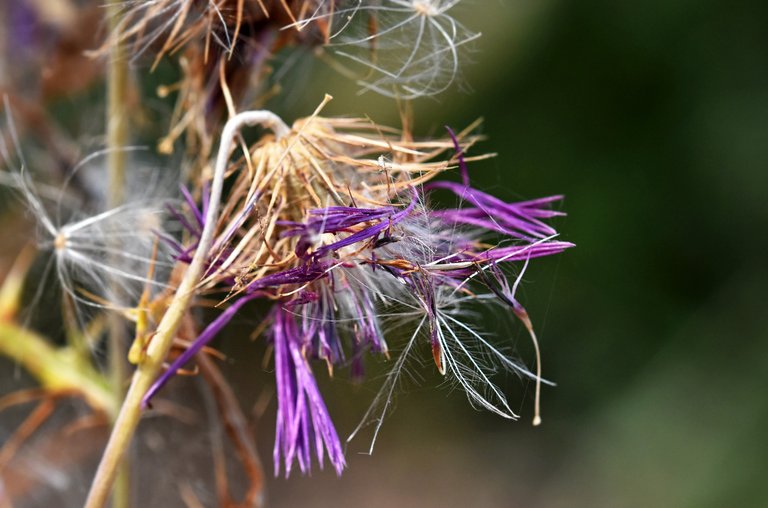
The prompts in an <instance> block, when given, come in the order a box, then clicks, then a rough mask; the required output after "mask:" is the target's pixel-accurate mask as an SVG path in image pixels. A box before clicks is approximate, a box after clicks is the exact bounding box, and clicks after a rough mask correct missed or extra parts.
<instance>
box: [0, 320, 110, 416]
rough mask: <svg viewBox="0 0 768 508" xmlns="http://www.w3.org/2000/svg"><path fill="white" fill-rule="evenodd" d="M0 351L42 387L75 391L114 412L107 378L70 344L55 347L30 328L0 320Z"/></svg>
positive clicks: (104, 409) (56, 390)
mask: <svg viewBox="0 0 768 508" xmlns="http://www.w3.org/2000/svg"><path fill="white" fill-rule="evenodd" d="M0 354H2V355H4V356H7V357H9V358H10V359H12V360H14V361H16V362H18V363H19V364H20V365H21V366H22V367H24V368H25V369H26V370H27V371H28V372H29V373H30V374H31V375H32V376H34V377H35V379H37V380H38V382H39V383H40V385H41V386H42V387H43V388H46V389H48V390H51V391H52V392H72V393H79V394H81V395H82V396H83V398H84V399H85V400H86V401H87V402H88V404H89V405H90V406H91V407H92V408H94V409H96V410H98V411H103V412H104V413H106V414H107V415H109V416H114V415H115V414H116V413H117V404H116V403H115V399H114V397H113V396H112V394H111V393H110V390H109V385H108V383H107V380H106V379H104V377H103V376H102V375H101V374H99V373H98V372H97V371H96V370H95V369H94V368H93V367H92V366H91V364H90V363H83V362H82V361H81V359H80V357H79V356H78V355H77V354H76V352H75V351H74V350H72V349H71V348H69V347H64V348H59V349H57V348H55V347H53V346H52V345H51V344H49V343H48V342H47V341H46V340H45V339H43V338H42V337H40V336H39V335H37V334H36V333H34V332H31V331H29V330H25V329H23V328H21V327H19V326H18V325H16V324H14V323H10V322H6V321H0Z"/></svg>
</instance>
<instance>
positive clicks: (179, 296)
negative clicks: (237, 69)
mask: <svg viewBox="0 0 768 508" xmlns="http://www.w3.org/2000/svg"><path fill="white" fill-rule="evenodd" d="M257 124H261V125H263V126H265V127H268V128H270V129H272V131H273V132H274V133H275V135H276V136H277V137H278V138H280V137H282V136H284V135H286V134H287V133H288V132H289V128H288V126H286V125H285V124H284V123H283V121H282V120H281V119H280V118H279V117H278V116H277V115H275V114H274V113H271V112H269V111H246V112H243V113H239V114H237V115H235V116H234V117H232V118H230V119H229V121H227V123H226V125H225V126H224V130H223V132H222V135H221V142H220V144H219V151H218V154H217V156H216V165H215V166H214V172H213V180H212V185H211V193H210V198H209V202H208V210H207V214H206V216H205V227H204V229H203V232H202V234H201V235H200V242H199V243H198V247H197V250H196V251H195V255H194V257H193V258H192V262H191V263H190V264H189V267H188V268H187V271H186V272H185V273H184V278H183V279H182V281H181V284H180V285H179V287H178V289H177V290H176V294H175V295H174V297H173V300H172V301H171V303H170V305H169V307H168V310H167V311H166V312H165V315H163V318H162V320H161V321H160V324H159V325H158V327H157V332H156V333H155V336H154V337H153V338H152V341H151V342H150V343H149V346H148V348H147V353H146V359H145V360H144V361H143V362H142V363H140V364H139V366H138V367H137V368H136V371H135V372H134V374H133V379H132V380H131V385H130V387H129V388H128V393H127V394H126V396H125V400H124V401H123V404H122V407H121V408H120V413H119V414H118V416H117V420H116V421H115V425H114V427H113V429H112V434H111V435H110V437H109V441H108V442H107V447H106V449H105V450H104V455H103V456H102V458H101V463H100V464H99V468H98V470H97V471H96V477H95V478H94V480H93V484H92V485H91V490H90V492H89V493H88V499H87V500H86V504H85V507H86V508H101V507H103V506H104V505H105V503H106V501H107V497H108V495H109V492H110V490H111V488H112V484H113V482H114V481H115V476H116V474H117V468H118V465H119V464H120V461H121V460H122V457H123V455H124V454H125V452H126V450H127V448H128V445H129V444H130V442H131V439H132V438H133V434H134V432H135V431H136V427H137V425H138V423H139V419H140V417H141V411H142V399H143V397H144V394H145V393H146V392H147V390H149V388H150V387H151V386H152V383H153V382H154V381H155V378H157V375H158V374H159V372H160V369H161V367H162V365H163V361H164V360H165V357H166V355H167V354H168V351H169V349H170V348H171V345H172V344H173V339H174V337H175V336H176V331H177V330H178V328H179V325H180V324H181V320H182V318H183V317H184V314H185V313H186V311H187V307H188V306H189V302H190V300H191V298H192V296H193V294H194V293H195V288H196V286H197V284H198V282H199V281H200V276H201V275H202V272H203V267H204V266H205V260H206V257H207V256H208V251H209V250H210V248H211V243H212V241H213V234H214V230H215V229H216V222H217V218H218V213H219V202H220V200H221V192H222V187H223V184H224V174H225V172H226V169H227V166H228V165H229V156H230V152H231V150H232V147H233V145H234V141H235V137H236V136H237V134H238V132H239V131H240V129H241V128H243V127H244V126H251V125H257Z"/></svg>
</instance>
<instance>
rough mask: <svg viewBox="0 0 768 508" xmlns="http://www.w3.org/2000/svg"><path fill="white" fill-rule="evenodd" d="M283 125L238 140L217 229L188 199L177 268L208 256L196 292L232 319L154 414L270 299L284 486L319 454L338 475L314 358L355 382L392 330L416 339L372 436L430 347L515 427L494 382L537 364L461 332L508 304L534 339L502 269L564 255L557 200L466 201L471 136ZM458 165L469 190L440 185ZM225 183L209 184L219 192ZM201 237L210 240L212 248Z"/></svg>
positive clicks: (338, 122)
mask: <svg viewBox="0 0 768 508" xmlns="http://www.w3.org/2000/svg"><path fill="white" fill-rule="evenodd" d="M260 118H267V119H269V118H272V120H270V121H272V122H273V124H274V122H275V120H274V117H273V116H272V117H270V116H268V115H267V116H264V115H261V116H260ZM277 123H278V125H276V126H275V125H273V126H272V128H273V130H274V131H275V133H276V134H275V135H274V136H272V135H270V136H266V137H264V138H262V139H261V140H260V141H258V142H257V143H255V144H254V145H252V146H247V145H246V144H245V142H244V141H243V140H241V143H242V144H241V145H240V150H242V156H241V157H240V158H239V159H238V160H237V162H235V163H234V164H232V165H229V166H228V175H229V179H230V180H231V185H230V186H229V191H228V192H227V193H226V194H225V195H224V196H223V203H224V205H223V208H222V213H221V214H220V215H219V216H217V217H218V219H217V220H216V222H215V223H211V222H208V220H209V217H210V215H211V214H210V206H211V203H212V199H213V198H209V197H208V196H207V194H206V192H205V188H204V189H203V193H202V203H203V209H199V208H198V207H197V205H196V202H195V200H194V199H193V198H192V196H191V195H190V196H188V200H187V201H188V204H189V208H190V214H191V215H190V217H192V218H193V220H190V221H188V227H187V230H188V233H189V237H190V240H191V242H190V245H188V246H182V245H177V246H176V250H177V255H178V259H179V260H181V261H190V260H191V253H192V252H195V257H197V256H198V255H199V254H200V252H204V253H205V254H204V255H205V259H206V265H207V268H206V270H205V276H204V277H203V281H202V282H201V285H200V288H201V290H205V291H218V292H221V291H224V293H225V295H224V297H223V301H224V302H225V303H226V310H224V312H223V313H222V314H221V315H220V316H219V318H217V319H216V320H215V321H214V322H212V323H211V324H210V325H209V326H208V327H207V328H206V329H205V330H204V331H203V332H202V333H201V334H200V336H199V337H198V338H197V339H196V340H195V341H194V342H193V344H192V346H191V347H190V348H189V349H188V350H186V351H185V352H184V353H183V354H182V355H181V356H180V357H179V358H178V359H177V360H176V361H175V362H174V363H173V364H172V365H171V367H170V369H169V370H168V371H167V372H166V373H165V374H164V375H163V376H161V378H160V379H159V380H158V382H157V383H156V384H155V385H154V386H153V388H152V389H151V390H150V392H149V393H148V394H147V396H146V398H145V402H148V401H149V399H150V398H151V397H152V396H154V394H155V393H156V392H157V390H158V389H159V388H160V387H162V385H163V384H164V383H165V382H167V380H168V379H170V377H172V376H173V375H174V372H175V371H176V369H177V368H179V367H181V366H182V365H184V363H185V362H186V361H188V360H189V359H191V358H192V356H194V354H195V353H196V352H197V351H199V350H200V349H201V348H202V347H203V346H205V344H207V343H208V342H209V341H210V340H212V339H213V338H214V337H215V336H216V334H217V333H218V332H219V331H220V330H221V328H222V327H223V326H224V325H225V324H226V323H227V322H228V321H229V320H230V319H231V318H232V317H233V316H234V315H235V314H236V313H237V312H238V311H239V310H240V309H241V308H242V307H243V306H244V305H245V304H246V303H247V302H249V301H251V300H254V299H257V298H261V299H268V300H271V301H272V302H273V306H274V307H273V310H272V312H271V314H270V317H269V322H270V325H269V327H268V328H267V331H266V333H265V335H266V337H267V339H268V340H270V341H271V343H272V344H273V345H274V353H275V360H274V361H275V365H276V368H275V373H276V376H277V392H278V414H277V420H278V421H277V428H278V435H277V439H276V442H275V467H276V470H278V471H279V470H280V469H281V464H282V467H284V469H285V472H286V474H288V473H289V472H290V470H291V468H292V465H293V463H294V462H298V464H299V467H300V469H301V470H302V471H307V470H309V468H310V464H311V456H312V455H313V454H315V453H316V454H317V456H318V460H319V462H320V463H321V464H322V461H323V456H324V454H325V453H326V452H327V453H328V456H329V459H330V461H331V463H332V464H333V466H334V468H335V469H336V470H337V472H340V471H341V469H342V468H343V467H344V464H345V461H344V456H343V453H342V448H341V445H340V441H339V438H338V435H337V433H336V431H335V429H334V426H333V424H332V421H331V419H330V415H329V414H328V411H327V409H326V407H325V405H324V403H323V401H322V398H321V397H320V395H319V391H318V388H317V385H316V382H315V379H314V375H313V372H312V369H311V360H312V359H319V360H322V361H324V362H325V364H326V366H327V368H328V371H329V372H333V370H334V367H335V366H343V367H349V368H350V369H351V372H352V374H353V375H354V376H361V375H362V373H363V358H364V355H365V354H366V353H368V352H370V353H374V354H375V353H378V354H383V355H389V352H390V351H391V350H392V349H391V347H390V343H391V341H392V340H395V339H397V338H398V335H399V334H395V335H393V331H394V328H393V327H392V326H390V325H388V323H389V322H390V321H389V320H390V318H396V319H397V318H399V321H400V322H399V326H402V325H406V326H407V327H409V328H410V331H409V337H410V338H409V339H408V341H407V342H406V345H405V347H404V348H400V349H402V353H401V355H400V356H399V357H398V359H397V361H396V362H395V365H394V367H393V370H392V373H391V374H390V375H389V377H387V379H386V382H385V384H384V386H383V387H382V391H381V393H380V394H379V396H378V397H377V398H376V400H375V403H374V406H373V407H372V409H371V411H369V413H368V414H367V415H366V417H365V419H364V423H369V422H370V421H375V422H377V423H376V431H375V433H378V429H379V426H380V423H381V415H380V414H379V416H378V417H377V416H375V415H376V414H377V411H381V412H386V410H387V408H388V406H389V401H390V399H391V396H392V390H393V387H394V386H395V385H396V384H397V380H398V377H399V375H400V373H401V371H402V369H403V365H404V363H405V359H406V357H408V356H409V355H412V354H414V352H415V351H417V350H418V349H420V347H419V344H425V345H428V347H429V348H430V349H431V356H432V358H433V360H434V362H435V366H436V368H437V370H438V372H440V373H441V374H443V375H445V376H448V377H449V378H450V379H453V380H454V381H455V382H456V383H457V384H458V385H460V386H461V387H462V388H463V389H464V390H465V392H466V393H467V396H468V398H469V400H470V401H471V402H472V403H473V404H474V405H477V406H478V407H482V408H485V409H488V410H490V411H493V412H495V413H497V414H499V415H501V416H504V417H506V418H517V414H515V412H514V411H513V410H512V409H511V407H510V405H509V404H508V402H507V400H506V397H505V395H504V393H503V392H502V391H501V389H500V388H499V387H498V385H497V384H496V382H495V381H494V379H493V378H494V377H495V374H496V373H497V372H498V371H499V370H500V369H501V370H503V371H511V372H513V373H516V374H518V375H521V376H526V377H529V378H531V379H533V380H535V381H536V383H537V386H538V385H539V384H540V383H541V382H542V377H541V367H540V363H539V364H538V367H537V371H536V373H533V372H531V371H529V370H527V369H526V368H525V367H524V366H522V365H521V364H519V363H518V362H517V361H515V360H514V359H512V358H511V357H510V356H508V354H507V353H505V352H504V348H503V347H500V346H496V345H495V344H494V343H493V341H492V340H491V339H490V338H489V337H488V336H487V335H486V334H483V333H481V332H478V331H476V330H475V327H474V326H473V325H470V324H468V323H467V322H466V319H467V317H468V315H467V314H466V309H467V308H468V307H470V306H471V305H472V304H478V303H481V302H486V301H495V302H498V304H501V305H507V306H510V307H511V310H512V313H513V314H514V315H516V316H517V317H518V318H520V319H521V320H522V321H523V322H524V323H525V325H526V327H527V328H528V329H529V331H530V332H531V337H532V339H533V340H534V342H535V340H536V339H535V335H534V334H533V329H532V327H531V326H530V320H529V319H528V317H527V314H526V313H525V309H524V308H523V307H522V305H520V304H519V301H518V300H517V299H516V295H515V293H516V288H517V283H518V282H519V276H518V277H517V278H516V279H515V281H514V283H513V284H510V282H509V280H508V272H507V271H505V270H504V267H505V266H509V265H512V264H514V263H519V262H525V265H524V267H523V271H524V269H525V266H527V263H528V261H529V260H530V259H532V258H536V257H540V256H547V255H551V254H556V253H559V252H561V251H563V250H565V249H567V248H569V247H571V244H569V243H567V242H559V241H555V240H554V238H555V236H556V232H555V230H554V229H552V228H551V226H549V225H548V224H546V222H545V220H546V219H548V218H551V217H554V216H557V215H559V212H557V211H553V210H551V209H550V205H551V204H552V203H553V202H556V201H557V200H558V199H559V197H558V196H554V197H550V198H543V199H539V200H532V201H523V202H519V203H507V202H504V201H502V200H499V199H498V198H495V197H493V196H491V195H489V194H486V193H483V192H481V191H479V190H476V189H474V188H472V187H471V186H470V185H469V175H468V172H467V168H466V163H467V162H468V161H469V160H470V158H467V157H466V156H465V154H464V152H465V150H466V149H467V148H469V146H471V145H472V144H473V143H474V142H475V141H476V139H477V138H476V137H473V136H470V135H469V132H470V131H471V128H470V129H467V130H466V131H464V132H460V133H458V134H454V133H453V131H450V130H449V136H448V138H447V139H444V140H428V141H413V140H412V138H411V136H410V135H409V134H408V133H402V132H399V131H397V130H394V129H389V128H385V127H382V126H378V125H375V124H373V123H372V122H370V121H369V120H362V119H333V118H323V117H320V116H318V114H314V115H312V116H311V117H309V118H307V119H304V120H299V121H297V122H295V123H294V125H293V127H292V128H290V129H288V128H287V127H286V126H284V125H282V124H280V122H279V121H278V122H277ZM225 131H227V129H225ZM226 148H227V152H226V153H228V150H229V148H230V147H229V146H227V147H226ZM480 158H482V156H481V157H480ZM456 164H457V165H458V166H459V168H460V169H461V175H462V180H463V182H462V183H454V182H448V181H438V180H436V177H437V176H438V175H439V174H440V173H442V172H444V171H446V170H447V169H449V168H451V167H455V165H456ZM218 174H219V172H218V170H217V172H216V173H215V175H218ZM217 185H218V187H219V188H221V182H220V181H219V182H217V180H216V179H215V178H214V180H212V182H211V187H212V188H215V187H216V186H217ZM440 191H442V192H446V191H447V192H450V193H453V194H454V195H455V196H456V198H458V200H459V203H460V204H459V206H458V207H456V208H443V209H433V208H432V207H431V206H430V198H429V194H430V193H431V192H440ZM206 208H207V209H208V210H206ZM208 231H214V232H215V233H214V239H213V241H212V242H210V243H205V242H203V240H202V239H203V238H204V236H205V235H206V232H208ZM198 242H199V243H198ZM202 244H204V245H205V246H204V247H201V246H200V245H202ZM208 245H210V246H211V247H210V248H208ZM201 249H203V250H202V251H201ZM399 326H398V327H399ZM537 351H538V348H537ZM537 358H538V356H537ZM538 418H539V417H538V389H537V409H536V422H538ZM356 433H357V430H356V431H355V433H353V435H354V434H356ZM307 435H314V436H315V437H316V439H315V440H314V441H312V440H310V441H307V440H306V439H305V438H306V436H307ZM374 441H375V434H374Z"/></svg>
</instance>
